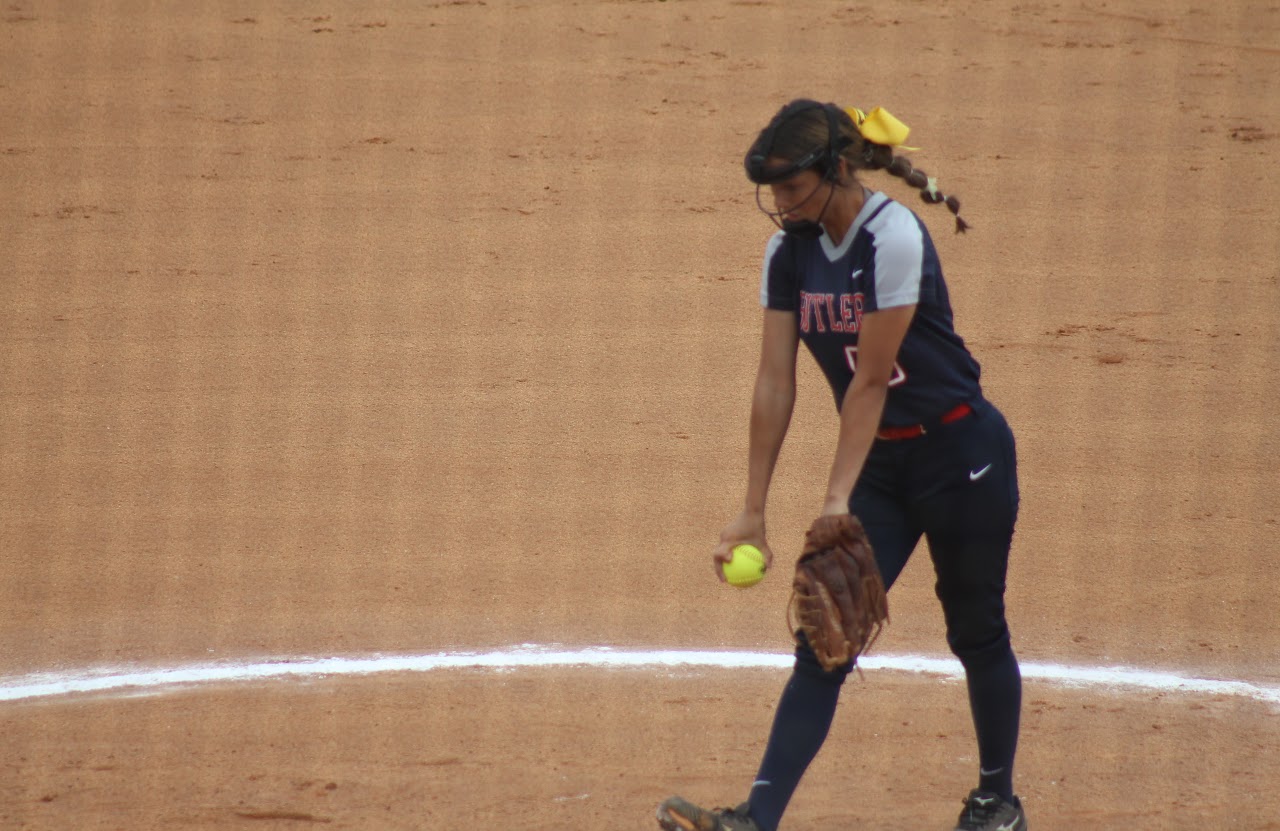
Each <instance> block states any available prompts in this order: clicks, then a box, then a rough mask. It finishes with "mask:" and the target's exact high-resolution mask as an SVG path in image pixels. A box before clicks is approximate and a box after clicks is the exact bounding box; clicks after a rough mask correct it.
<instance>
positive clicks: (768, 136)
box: [742, 99, 850, 239]
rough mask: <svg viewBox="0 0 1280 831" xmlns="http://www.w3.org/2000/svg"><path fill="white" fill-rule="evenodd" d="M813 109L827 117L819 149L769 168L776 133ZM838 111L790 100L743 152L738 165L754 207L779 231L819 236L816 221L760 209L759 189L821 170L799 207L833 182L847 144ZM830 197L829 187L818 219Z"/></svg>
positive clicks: (820, 232)
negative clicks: (747, 181)
mask: <svg viewBox="0 0 1280 831" xmlns="http://www.w3.org/2000/svg"><path fill="white" fill-rule="evenodd" d="M813 109H821V110H823V111H824V112H825V113H826V115H827V143H826V144H825V145H823V146H821V147H815V148H814V149H813V150H810V151H809V152H808V153H805V154H804V155H803V156H801V157H800V158H798V159H795V160H794V161H787V162H783V163H782V164H774V165H770V164H769V159H770V158H771V153H772V151H773V144H774V140H775V138H776V137H777V133H778V130H779V129H780V128H781V127H782V125H784V124H785V123H786V122H788V121H790V120H791V119H792V118H794V117H795V116H796V115H798V114H799V113H802V112H806V111H808V110H813ZM839 111H840V110H839V108H838V107H836V106H835V105H834V104H820V103H818V102H817V101H810V100H808V99H799V100H796V101H792V102H791V103H790V104H787V105H786V106H785V107H783V108H782V109H781V110H779V111H778V114H777V115H775V116H774V117H773V120H772V121H770V122H769V126H767V127H765V129H764V132H762V133H761V134H760V137H759V138H758V139H756V142H755V144H753V145H752V146H751V149H750V150H748V151H747V156H746V158H745V159H743V162H742V163H743V167H744V168H746V171H747V178H748V179H750V180H751V181H752V182H754V183H755V185H756V205H757V206H758V207H759V208H760V210H761V211H762V212H763V213H764V214H765V215H766V216H768V217H769V219H770V220H772V221H773V224H774V225H776V226H778V228H780V229H781V230H782V231H784V232H786V233H788V234H792V235H794V236H797V237H800V238H802V239H816V238H817V237H819V236H820V235H821V234H822V225H821V224H820V222H814V221H812V220H802V221H798V222H794V221H788V220H783V219H782V214H783V212H782V211H770V210H768V209H767V208H766V207H765V206H764V202H763V200H762V199H761V198H760V188H761V187H762V186H764V185H773V184H777V183H778V182H781V181H783V180H785V179H790V178H791V177H792V176H795V175H796V174H798V173H803V172H804V171H806V170H811V169H813V168H815V167H821V170H820V173H821V180H820V181H819V183H818V186H817V187H815V188H814V189H813V192H812V193H810V194H809V195H808V196H806V197H805V198H804V199H803V200H801V202H800V204H801V205H803V204H805V203H806V202H808V201H809V200H810V199H812V198H813V197H814V196H815V195H816V194H817V193H818V190H819V189H820V188H821V187H822V185H823V184H824V183H830V182H834V181H835V179H836V176H837V175H838V174H837V171H838V170H839V167H840V152H841V151H842V150H844V148H845V147H847V146H848V145H849V143H850V141H849V139H846V138H843V137H842V136H841V135H840V126H839V120H838V119H839V116H838V113H839ZM834 194H835V190H834V188H833V189H832V191H831V193H829V194H827V201H826V203H825V204H824V205H823V206H822V211H821V213H819V215H818V217H819V220H821V217H822V215H823V214H825V213H826V212H827V205H830V204H831V197H832V196H833V195H834ZM797 207H798V206H797ZM793 210H794V209H793Z"/></svg>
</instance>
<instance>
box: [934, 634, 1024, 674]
mask: <svg viewBox="0 0 1280 831" xmlns="http://www.w3.org/2000/svg"><path fill="white" fill-rule="evenodd" d="M947 644H948V645H949V646H950V647H951V653H952V654H953V655H955V656H956V657H957V658H959V659H960V663H961V664H963V665H964V668H965V669H967V670H973V669H982V668H984V667H988V666H992V665H994V664H998V663H1001V662H1002V661H1004V660H1005V659H1006V658H1007V657H1008V656H1009V653H1011V652H1012V651H1013V645H1012V642H1011V641H1010V638H1009V627H1008V626H1000V627H999V628H998V629H996V630H994V631H993V630H987V631H983V632H978V631H964V630H958V631H957V630H953V631H949V632H948V633H947Z"/></svg>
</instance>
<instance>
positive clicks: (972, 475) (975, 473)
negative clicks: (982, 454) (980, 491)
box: [969, 465, 991, 482]
mask: <svg viewBox="0 0 1280 831" xmlns="http://www.w3.org/2000/svg"><path fill="white" fill-rule="evenodd" d="M989 470H991V465H987V466H986V467H984V468H983V469H982V470H971V471H969V481H970V482H976V481H978V480H979V479H981V478H982V477H983V476H986V475H987V471H989Z"/></svg>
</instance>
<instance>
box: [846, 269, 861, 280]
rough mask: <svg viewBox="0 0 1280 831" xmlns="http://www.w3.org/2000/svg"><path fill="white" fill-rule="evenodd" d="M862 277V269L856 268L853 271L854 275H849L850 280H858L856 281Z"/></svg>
mask: <svg viewBox="0 0 1280 831" xmlns="http://www.w3.org/2000/svg"><path fill="white" fill-rule="evenodd" d="M861 276H862V269H860V268H855V269H854V270H853V273H852V274H850V275H849V279H850V280H856V279H858V278H859V277H861Z"/></svg>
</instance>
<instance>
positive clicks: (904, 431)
mask: <svg viewBox="0 0 1280 831" xmlns="http://www.w3.org/2000/svg"><path fill="white" fill-rule="evenodd" d="M972 412H973V407H970V406H969V405H968V404H961V405H959V406H958V407H954V408H952V409H950V410H947V411H946V412H945V413H943V414H942V418H940V419H938V421H937V423H938V424H950V423H951V422H953V421H959V420H960V419H962V418H964V417H965V416H967V415H969V414H970V413H972ZM927 432H929V431H928V430H927V429H925V426H924V425H923V424H907V425H905V426H902V427H893V426H889V427H881V428H880V429H879V430H878V431H876V438H878V439H884V440H885V441H901V440H902V439H916V438H919V437H920V436H923V435H924V434H925V433H927Z"/></svg>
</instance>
